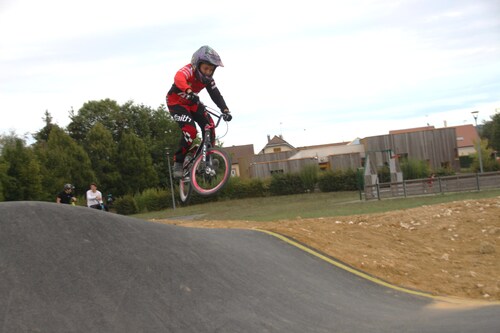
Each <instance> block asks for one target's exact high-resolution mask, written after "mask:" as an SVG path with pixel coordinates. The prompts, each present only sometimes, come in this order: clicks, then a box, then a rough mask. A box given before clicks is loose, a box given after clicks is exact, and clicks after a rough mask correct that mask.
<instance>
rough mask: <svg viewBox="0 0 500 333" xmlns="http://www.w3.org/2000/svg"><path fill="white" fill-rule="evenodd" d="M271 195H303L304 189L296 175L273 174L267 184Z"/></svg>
mask: <svg viewBox="0 0 500 333" xmlns="http://www.w3.org/2000/svg"><path fill="white" fill-rule="evenodd" d="M269 192H270V194H271V195H288V194H299V193H304V192H305V188H304V185H303V184H302V180H301V179H300V176H299V175H298V174H291V173H287V174H274V175H273V176H272V177H271V183H270V184H269Z"/></svg>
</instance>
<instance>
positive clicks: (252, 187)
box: [219, 177, 267, 199]
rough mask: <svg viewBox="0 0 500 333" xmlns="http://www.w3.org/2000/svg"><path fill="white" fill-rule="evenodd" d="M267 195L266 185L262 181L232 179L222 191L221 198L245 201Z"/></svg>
mask: <svg viewBox="0 0 500 333" xmlns="http://www.w3.org/2000/svg"><path fill="white" fill-rule="evenodd" d="M266 194H267V188H266V184H265V183H264V181H263V180H261V179H242V178H240V177H231V178H230V179H229V181H228V183H227V184H226V186H225V187H224V188H223V189H222V192H221V193H220V195H219V197H222V198H228V199H243V198H257V197H264V196H266Z"/></svg>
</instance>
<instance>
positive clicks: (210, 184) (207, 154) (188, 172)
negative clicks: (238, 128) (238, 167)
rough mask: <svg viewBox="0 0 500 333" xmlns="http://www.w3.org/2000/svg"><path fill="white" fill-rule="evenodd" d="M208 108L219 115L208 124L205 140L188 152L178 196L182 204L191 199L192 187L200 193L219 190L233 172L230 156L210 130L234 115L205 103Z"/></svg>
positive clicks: (206, 193) (210, 111)
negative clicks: (213, 143) (214, 140)
mask: <svg viewBox="0 0 500 333" xmlns="http://www.w3.org/2000/svg"><path fill="white" fill-rule="evenodd" d="M204 107H205V111H206V112H208V113H209V114H210V115H211V116H213V117H214V118H215V119H217V120H216V121H215V122H214V123H213V124H209V125H206V126H205V129H204V134H203V136H202V141H201V144H200V145H199V146H194V147H193V148H192V149H190V151H189V152H188V153H187V155H186V158H185V160H184V164H183V173H182V177H181V178H180V180H179V196H180V199H181V202H182V203H183V204H187V203H189V199H190V198H191V196H192V192H193V190H194V191H195V192H196V193H198V194H199V195H201V196H209V195H213V194H215V193H217V192H218V191H220V190H221V189H222V188H223V187H224V185H225V184H226V183H227V181H228V180H229V177H230V175H231V160H230V158H229V156H228V155H227V153H226V152H225V151H224V150H222V148H220V147H215V146H213V145H212V142H211V140H210V134H211V132H212V131H214V130H215V128H216V127H218V126H219V124H220V123H221V121H222V120H224V121H225V122H228V121H230V120H231V118H232V116H231V114H229V113H222V112H220V111H217V110H215V109H212V108H209V107H207V106H206V105H204Z"/></svg>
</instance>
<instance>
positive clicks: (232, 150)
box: [224, 144, 255, 163]
mask: <svg viewBox="0 0 500 333" xmlns="http://www.w3.org/2000/svg"><path fill="white" fill-rule="evenodd" d="M224 150H225V151H226V152H227V153H228V154H229V156H230V157H231V159H232V160H233V162H235V163H236V162H237V161H238V159H239V158H242V157H249V156H253V155H255V153H254V150H253V144H250V145H243V146H232V147H224Z"/></svg>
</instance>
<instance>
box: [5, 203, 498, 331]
mask: <svg viewBox="0 0 500 333" xmlns="http://www.w3.org/2000/svg"><path fill="white" fill-rule="evenodd" d="M433 302H434V301H433V300H432V299H431V298H427V297H422V296H416V295H411V294H408V293H405V292H400V291H397V290H393V289H391V288H387V287H384V286H381V285H379V284H376V283H373V282H371V281H369V280H365V279H363V278H361V277H358V276H356V275H353V274H352V273H349V272H347V271H345V270H342V269H340V268H338V267H336V266H334V265H332V264H330V263H328V262H326V261H324V260H321V259H320V258H318V257H316V256H313V255H311V254H309V253H306V252H304V251H302V250H301V249H299V248H297V247H295V246H292V245H290V244H289V243H287V242H284V241H282V240H280V239H278V238H276V237H273V236H272V235H269V234H266V233H262V232H258V231H250V230H229V229H224V230H215V229H193V228H182V227H176V226H170V225H162V224H157V223H152V222H146V221H142V220H138V219H133V218H129V217H124V216H120V215H116V214H111V213H105V212H101V211H97V210H92V209H88V208H84V207H73V206H69V205H58V204H54V203H42V202H11V203H0V332H6V333H7V332H8V333H12V332H65V333H66V332H120V333H123V332H134V333H137V332H384V333H388V332H439V333H443V332H454V333H455V332H474V333H481V332H500V306H497V305H495V306H487V307H477V308H464V309H439V308H436V307H433V306H430V305H432V303H433Z"/></svg>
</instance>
